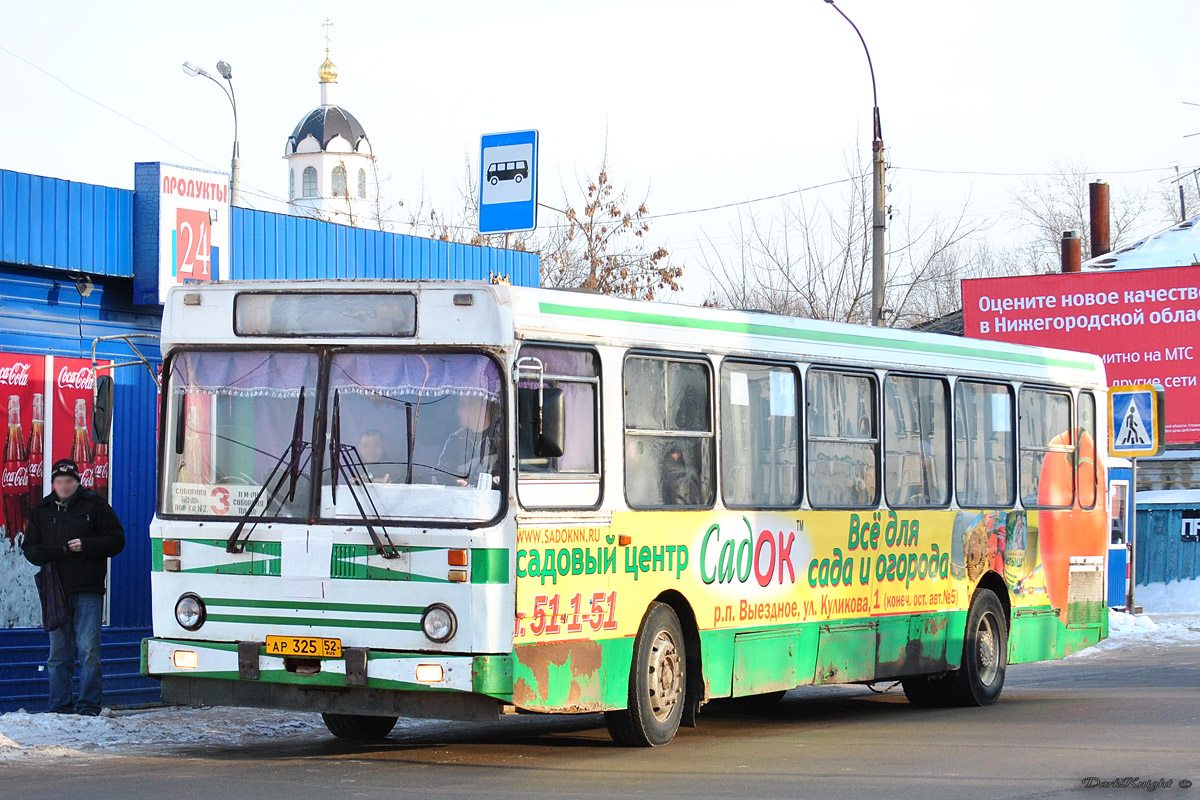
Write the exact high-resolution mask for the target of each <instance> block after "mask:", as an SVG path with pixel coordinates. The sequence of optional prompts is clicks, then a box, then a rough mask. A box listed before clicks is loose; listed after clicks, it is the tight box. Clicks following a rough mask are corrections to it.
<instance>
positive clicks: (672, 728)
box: [604, 602, 687, 747]
mask: <svg viewBox="0 0 1200 800" xmlns="http://www.w3.org/2000/svg"><path fill="white" fill-rule="evenodd" d="M686 668H687V653H686V651H685V650H684V640H683V628H682V626H680V624H679V617H677V616H676V615H675V610H674V609H672V608H671V607H670V606H669V605H667V604H666V603H658V602H655V603H651V604H650V608H649V609H648V610H647V611H646V616H644V617H643V618H642V625H641V629H640V630H639V631H638V635H637V639H636V640H635V641H634V645H633V664H632V665H631V666H630V669H629V701H628V705H627V707H626V708H624V709H621V710H620V711H606V712H604V722H605V724H606V725H607V726H608V732H609V734H610V735H611V736H612V738H613V741H614V742H616V743H617V744H619V745H623V746H625V747H658V746H660V745H664V744H667V743H668V742H670V741H671V740H672V739H674V738H675V733H676V731H678V730H679V722H680V719H681V718H682V717H683V706H684V699H685V697H686V694H687V672H686Z"/></svg>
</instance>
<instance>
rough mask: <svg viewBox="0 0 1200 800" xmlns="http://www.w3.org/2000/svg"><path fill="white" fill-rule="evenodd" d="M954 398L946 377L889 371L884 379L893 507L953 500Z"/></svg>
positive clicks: (889, 495) (889, 490)
mask: <svg viewBox="0 0 1200 800" xmlns="http://www.w3.org/2000/svg"><path fill="white" fill-rule="evenodd" d="M949 401H950V392H949V390H948V389H947V388H946V382H945V381H942V380H938V379H935V378H916V377H907V376H902V375H889V376H888V377H887V379H886V380H885V381H884V384H883V414H884V416H883V431H884V449H883V452H884V456H883V461H884V463H885V464H886V465H887V467H886V469H885V473H886V474H885V476H884V477H885V481H886V486H887V501H888V505H889V506H892V507H894V508H921V507H923V506H943V505H946V504H947V503H949V502H950V428H949V423H948V421H947V419H946V416H947V415H946V406H947V405H948V403H949Z"/></svg>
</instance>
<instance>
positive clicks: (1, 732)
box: [0, 708, 328, 763]
mask: <svg viewBox="0 0 1200 800" xmlns="http://www.w3.org/2000/svg"><path fill="white" fill-rule="evenodd" d="M327 735H328V734H327V733H326V731H325V725H324V723H322V722H321V717H320V715H319V714H299V713H287V712H279V711H261V710H255V709H244V708H154V709H146V710H139V711H120V712H117V713H116V714H113V713H112V712H111V711H107V710H106V711H105V712H104V714H103V715H102V716H99V717H79V716H75V715H74V714H27V713H25V712H23V711H15V712H11V713H8V714H0V763H3V762H4V761H6V760H15V759H25V758H45V757H55V756H59V757H61V756H71V755H81V754H84V753H90V754H96V753H100V754H103V753H112V752H116V751H128V750H131V749H136V750H141V751H143V752H145V751H147V750H151V749H155V750H159V751H161V750H162V749H163V748H164V746H166V747H176V746H180V745H239V744H247V743H250V742H253V741H262V740H265V739H277V738H281V737H299V736H304V737H309V736H327Z"/></svg>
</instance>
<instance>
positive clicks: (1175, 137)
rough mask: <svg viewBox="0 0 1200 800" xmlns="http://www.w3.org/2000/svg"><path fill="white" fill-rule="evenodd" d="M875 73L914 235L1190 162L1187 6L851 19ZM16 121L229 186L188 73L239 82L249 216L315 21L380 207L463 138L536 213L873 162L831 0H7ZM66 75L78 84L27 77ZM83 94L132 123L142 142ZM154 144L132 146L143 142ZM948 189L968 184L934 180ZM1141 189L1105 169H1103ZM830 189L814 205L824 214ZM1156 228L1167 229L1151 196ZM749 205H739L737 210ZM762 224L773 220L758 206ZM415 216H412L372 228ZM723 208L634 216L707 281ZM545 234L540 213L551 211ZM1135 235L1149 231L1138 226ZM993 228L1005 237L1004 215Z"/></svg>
mask: <svg viewBox="0 0 1200 800" xmlns="http://www.w3.org/2000/svg"><path fill="white" fill-rule="evenodd" d="M839 6H840V7H841V8H842V9H843V10H844V11H845V12H846V13H847V14H848V15H850V17H851V18H852V19H854V21H855V22H856V23H857V24H858V26H859V28H860V29H861V30H862V33H863V35H864V36H865V37H866V41H867V44H868V45H869V46H870V48H871V55H872V57H873V59H874V63H875V69H876V77H877V80H878V87H879V101H880V105H881V108H882V118H883V131H884V138H885V140H886V142H887V145H888V154H889V161H890V163H891V164H892V165H893V167H894V168H895V170H894V171H893V172H892V173H891V175H890V180H889V182H890V184H891V186H892V196H891V198H890V199H891V201H892V202H893V203H894V204H895V205H896V206H897V208H898V210H899V211H901V212H902V213H906V214H910V215H912V216H914V217H916V218H917V219H918V220H920V219H925V218H928V217H929V216H930V215H933V214H938V213H941V214H954V213H955V212H956V211H957V210H958V209H959V208H961V206H962V205H963V203H964V201H965V200H967V199H969V201H970V208H971V211H972V212H973V213H974V214H976V215H978V216H980V217H985V218H998V217H999V215H1002V214H1003V213H1004V212H1005V211H1006V210H1007V209H1008V208H1009V207H1010V202H1009V200H1010V193H1011V192H1012V190H1013V188H1014V187H1015V186H1017V185H1019V181H1020V178H1018V177H1014V176H991V175H983V174H979V173H985V172H1001V173H1038V172H1047V171H1051V170H1053V169H1054V165H1055V162H1056V161H1060V162H1061V161H1064V160H1074V161H1078V160H1082V161H1086V162H1087V163H1088V164H1089V165H1090V166H1091V167H1092V168H1093V169H1095V170H1097V174H1098V176H1099V177H1104V178H1106V179H1108V180H1109V181H1110V182H1111V183H1113V185H1114V188H1115V189H1119V188H1120V187H1121V186H1123V185H1137V186H1141V187H1148V188H1149V189H1150V190H1151V191H1153V192H1154V193H1155V195H1157V191H1158V189H1157V188H1156V187H1157V186H1158V185H1159V184H1158V183H1157V181H1159V180H1160V179H1161V178H1163V177H1166V176H1167V175H1168V174H1173V172H1170V173H1168V171H1167V168H1168V165H1169V164H1171V163H1172V162H1179V163H1180V164H1181V165H1183V166H1184V167H1185V168H1191V167H1193V166H1196V165H1197V164H1200V136H1197V137H1193V138H1184V135H1185V134H1188V133H1194V132H1197V131H1200V107H1197V106H1189V105H1185V104H1184V102H1183V101H1185V100H1187V101H1193V102H1198V103H1200V86H1198V85H1197V76H1198V75H1200V70H1198V69H1197V67H1198V65H1200V55H1198V51H1197V47H1196V36H1197V30H1200V2H1197V0H1174V1H1168V0H1153V2H1138V3H1134V2H1128V1H1126V2H1098V1H1097V0H1088V1H1086V2H1085V1H1084V0H1078V1H1074V2H1067V1H1065V0H1055V2H1045V0H1010V1H1009V2H1003V3H982V2H962V0H958V1H957V2H917V1H909V2H894V0H892V1H886V2H885V0H842V2H841V3H839ZM0 12H2V19H3V25H2V26H0V48H3V50H0V69H3V76H4V77H3V81H2V82H0V87H2V88H0V91H3V93H4V100H5V101H6V102H5V105H6V107H7V109H8V112H7V113H6V114H5V116H4V121H3V124H0V167H4V168H7V169H14V170H20V171H25V172H32V173H37V174H43V175H52V176H56V177H62V178H70V179H73V180H81V181H89V182H95V183H102V184H109V185H113V186H121V187H131V186H132V183H133V163H134V162H135V161H156V160H162V161H169V162H173V163H181V164H189V165H196V166H211V167H214V168H219V169H226V168H227V167H228V163H229V162H228V158H229V145H230V140H231V134H232V124H231V117H230V113H229V108H228V103H227V101H226V99H225V97H224V96H223V95H222V94H221V92H220V91H218V89H217V87H215V86H213V85H212V84H211V83H208V82H207V81H205V80H203V79H201V78H189V77H187V76H185V75H184V74H183V72H182V71H181V70H180V63H181V62H183V61H184V60H187V59H191V60H194V61H196V62H197V63H199V64H201V65H202V66H204V67H205V68H206V69H209V70H210V71H211V72H214V73H215V69H213V65H214V64H215V63H216V61H217V60H218V59H220V58H224V59H226V60H227V61H229V62H230V63H231V64H232V66H233V70H234V80H235V84H236V89H237V95H238V100H239V111H240V115H239V116H240V126H241V130H240V138H241V153H242V179H243V183H244V185H245V186H246V187H248V192H247V194H246V195H245V197H246V199H247V200H248V204H252V205H254V206H255V207H260V208H270V209H279V208H281V205H280V203H279V202H278V201H276V200H272V199H269V198H267V197H263V196H260V194H255V192H257V193H261V194H265V195H270V196H272V197H275V198H284V197H285V196H286V194H287V172H286V169H285V162H284V160H283V158H282V153H283V146H284V142H285V140H286V138H287V136H288V134H290V133H291V131H292V128H293V127H294V126H295V125H296V123H297V122H298V121H299V120H300V118H301V117H302V116H303V115H304V114H305V113H306V112H307V111H308V110H309V109H311V108H312V107H314V106H316V105H317V104H318V99H319V93H318V84H317V77H316V71H317V67H318V65H319V64H320V63H321V61H322V59H323V58H324V46H325V42H324V30H323V29H322V27H321V22H322V21H323V20H324V19H325V17H326V16H329V17H332V18H333V21H334V22H335V25H334V28H333V33H332V38H333V45H332V57H333V60H334V61H335V62H336V64H337V66H338V68H339V70H340V73H341V78H340V81H339V86H338V98H339V102H340V104H341V105H343V106H344V107H346V108H347V109H349V110H350V111H351V112H353V113H354V114H355V115H356V116H357V117H358V119H359V120H360V121H361V122H362V124H363V126H364V127H365V128H366V131H367V134H368V136H369V137H370V139H371V142H372V144H373V146H374V148H375V153H376V155H377V157H378V161H379V168H380V175H381V176H382V177H383V178H384V184H383V191H384V194H385V199H387V200H388V201H390V202H396V201H400V200H403V201H404V202H405V203H406V204H414V203H416V202H417V200H418V199H419V198H420V197H421V195H422V192H424V195H425V196H426V198H428V199H429V200H430V201H432V202H433V203H434V205H436V206H440V207H443V208H445V209H447V210H449V209H450V208H452V207H453V204H454V201H455V199H456V198H457V196H458V185H459V184H460V183H461V181H462V173H463V159H464V157H465V156H466V155H468V154H471V155H472V156H473V158H475V159H477V158H478V155H477V153H478V147H479V144H478V142H479V135H480V134H481V133H484V132H490V131H505V130H514V129H520V128H527V127H532V128H537V129H539V131H540V134H541V163H542V168H541V183H540V196H541V199H542V200H543V201H544V202H547V203H550V204H552V205H557V204H558V202H559V201H560V200H561V197H562V191H561V189H560V185H561V184H567V185H568V186H574V184H575V181H576V178H577V176H581V175H583V174H584V173H585V172H587V171H588V170H591V169H592V168H593V167H594V165H595V164H596V162H597V161H598V160H599V158H600V155H601V152H602V150H603V147H604V140H605V135H606V134H607V137H608V150H609V159H610V164H611V173H612V174H613V176H614V178H615V179H616V180H617V182H618V183H619V184H621V185H623V186H624V185H627V186H628V187H629V189H630V191H631V193H632V194H634V195H636V196H637V197H638V198H639V199H640V197H641V196H643V195H644V194H646V193H647V192H648V193H649V203H648V205H649V207H650V210H651V212H653V213H665V212H676V211H686V210H691V209H700V208H706V207H709V206H715V205H722V204H727V203H734V202H738V201H743V200H747V199H751V198H757V197H762V196H766V195H773V194H777V193H781V192H786V191H789V190H794V189H797V188H800V187H806V186H812V185H815V184H821V183H825V182H828V181H833V180H837V179H839V178H843V177H845V168H844V163H845V161H846V159H847V158H850V157H853V154H854V151H855V149H856V148H859V149H861V150H862V151H863V153H864V157H866V150H867V149H868V148H869V146H870V142H869V139H870V107H871V94H870V91H871V86H870V78H869V75H868V72H867V65H866V59H865V57H864V55H863V52H862V47H861V45H860V44H859V42H858V40H857V38H856V37H855V35H854V31H853V30H852V29H851V28H850V26H849V25H847V24H846V22H845V21H844V20H843V19H842V18H841V17H840V16H838V15H837V13H836V12H835V11H834V10H833V9H831V8H830V7H829V6H828V5H827V4H826V3H825V2H823V0H785V1H781V2H766V1H764V2H739V3H733V2H698V1H697V0H692V1H691V2H663V1H661V0H640V1H636V0H635V1H632V2H625V1H624V0H610V1H609V2H606V3H602V4H597V3H574V2H563V1H562V0H559V1H558V2H506V3H500V2H459V3H455V2H438V3H430V2H420V3H417V2H388V3H382V2H359V3H354V4H345V3H334V2H325V3H316V2H309V1H308V0H293V1H292V2H288V3H267V2H250V1H248V0H243V1H242V2H237V3H232V2H223V1H218V0H214V1H213V2H205V3H165V2H154V3H127V2H109V3H95V2H42V3H29V2H21V1H19V0H0ZM14 55H15V56H19V57H20V58H22V59H26V60H28V62H32V64H34V65H36V66H37V67H38V68H40V69H42V70H45V71H46V72H48V73H51V74H52V75H53V76H55V77H56V78H58V79H60V80H61V81H63V82H65V83H66V84H69V85H70V87H71V89H74V90H75V91H74V92H73V91H71V89H68V88H66V87H64V86H63V84H62V83H59V82H56V81H55V80H54V79H52V78H50V77H48V76H47V75H46V74H44V73H43V72H41V71H38V69H35V68H34V67H32V66H30V64H27V63H25V62H24V61H21V60H19V59H18V58H16V57H14ZM76 92H78V93H81V94H82V95H86V96H87V97H88V98H91V100H94V101H96V103H102V104H103V105H105V106H107V107H108V108H110V109H113V110H114V111H116V112H119V113H120V114H121V115H124V116H125V117H128V118H129V119H130V120H133V121H136V123H139V124H140V125H143V126H145V127H144V128H143V127H139V126H138V125H136V124H133V123H132V122H130V121H128V120H126V119H123V118H122V117H121V116H118V115H116V114H114V113H113V112H112V111H109V110H105V109H104V108H101V107H100V106H98V105H96V104H95V103H93V102H90V101H89V100H87V99H84V97H81V96H80V94H77V93H76ZM147 129H149V130H147ZM916 170H944V171H951V172H960V173H964V174H950V175H944V174H936V173H931V172H921V171H916ZM1132 170H1158V171H1155V172H1137V173H1133V174H1120V172H1122V171H1132ZM843 190H844V187H831V188H828V189H824V190H820V191H818V192H813V193H809V194H808V195H806V199H808V200H811V201H816V200H817V199H818V198H823V199H825V200H826V201H827V202H831V203H836V202H837V199H838V193H839V192H841V191H843ZM1152 202H1153V205H1152V212H1153V213H1152V215H1151V216H1150V217H1149V218H1148V219H1147V221H1146V226H1147V228H1148V229H1149V230H1153V229H1155V228H1157V227H1161V226H1160V225H1159V223H1160V222H1161V221H1162V214H1163V212H1162V210H1161V208H1160V203H1159V201H1158V199H1157V196H1155V197H1154V198H1153V201H1152ZM746 208H747V207H746V206H743V207H742V210H743V213H746ZM748 208H750V209H753V210H754V211H755V212H756V213H760V214H764V215H770V214H772V213H776V212H777V211H778V208H779V202H778V201H772V202H766V203H759V204H754V205H752V206H749V207H748ZM391 216H392V217H394V218H396V219H403V218H405V217H406V212H405V211H404V210H396V211H393V212H392V214H391ZM736 219H737V211H736V210H725V211H710V212H704V213H695V214H684V215H679V216H673V217H670V218H669V219H662V220H657V221H655V222H654V223H652V237H653V239H655V240H656V241H665V243H666V245H667V247H668V248H669V249H670V250H671V251H672V253H673V254H674V256H675V257H676V258H677V259H679V260H681V261H682V263H683V264H684V265H685V266H686V267H689V270H688V272H686V273H685V276H684V283H685V286H687V288H688V289H689V292H688V294H689V295H693V293H700V292H701V291H702V289H701V287H702V286H703V285H705V284H706V283H707V279H706V278H705V277H704V275H703V274H702V270H701V269H699V268H698V267H696V268H692V267H694V266H695V265H696V263H697V261H698V259H699V256H700V245H699V241H701V240H704V239H706V238H710V239H712V240H714V241H715V242H716V243H717V245H718V246H727V245H728V242H729V240H730V226H731V224H733V223H734V222H735V221H736ZM540 221H541V222H542V223H543V224H552V223H554V222H555V221H556V220H555V219H554V214H553V213H552V212H546V211H543V212H542V216H541V220H540ZM1149 230H1147V232H1149ZM991 235H992V236H994V237H996V238H998V239H1000V240H1002V241H1004V242H1011V241H1013V240H1014V239H1015V238H1019V236H1020V235H1021V232H1020V231H1019V230H1017V231H1014V230H1013V229H1012V227H1011V225H1008V224H1000V225H998V226H997V227H996V228H994V229H993V233H992V234H991Z"/></svg>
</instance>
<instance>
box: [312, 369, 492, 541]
mask: <svg viewBox="0 0 1200 800" xmlns="http://www.w3.org/2000/svg"><path fill="white" fill-rule="evenodd" d="M500 385H501V384H500V370H499V369H498V368H497V366H496V363H495V362H494V361H493V360H492V359H490V358H488V357H487V356H484V355H479V354H469V353H380V352H357V353H339V354H337V355H335V356H334V357H333V359H332V360H331V363H330V373H329V398H330V402H329V403H328V404H327V407H328V412H327V413H328V416H329V418H328V419H327V420H326V424H327V430H329V431H330V432H331V436H330V439H331V441H330V446H329V448H328V452H327V454H326V457H325V463H324V465H323V468H322V475H323V487H322V490H321V516H322V517H323V518H327V519H328V518H337V519H343V518H355V517H358V516H360V515H361V514H362V512H361V511H360V510H359V507H358V505H359V503H360V502H363V503H364V504H365V505H366V506H367V507H368V508H369V509H370V510H371V515H372V516H375V515H376V514H377V516H378V517H380V518H382V519H385V520H393V519H433V520H462V521H475V522H483V521H486V520H489V519H491V518H492V517H494V516H496V514H497V513H498V512H499V511H500V492H501V484H502V475H501V473H502V471H503V468H504V467H503V464H504V462H503V461H502V459H501V454H502V453H503V450H504V448H503V446H502V442H503V434H502V431H503V427H502V426H501V414H500ZM335 434H336V436H335ZM335 453H336V454H337V459H338V460H339V461H340V462H341V463H336V464H335ZM335 471H336V472H337V475H336V477H335V475H334V472H335ZM338 484H349V486H345V487H343V488H340V489H338V490H337V491H336V493H335V491H334V487H335V485H338ZM355 484H359V485H362V486H364V487H365V490H366V495H367V497H366V498H363V497H361V496H358V495H359V494H360V493H361V490H358V489H357V487H356V486H355ZM335 494H336V496H335Z"/></svg>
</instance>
